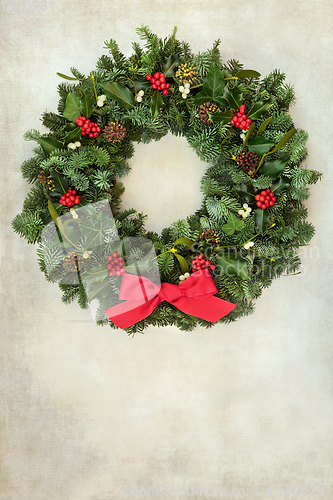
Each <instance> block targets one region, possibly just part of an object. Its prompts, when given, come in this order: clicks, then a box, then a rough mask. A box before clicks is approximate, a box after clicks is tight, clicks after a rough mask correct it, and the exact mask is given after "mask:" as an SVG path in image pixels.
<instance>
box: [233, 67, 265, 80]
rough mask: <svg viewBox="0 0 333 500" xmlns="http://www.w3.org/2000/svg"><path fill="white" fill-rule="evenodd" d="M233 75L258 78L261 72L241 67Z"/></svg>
mask: <svg viewBox="0 0 333 500" xmlns="http://www.w3.org/2000/svg"><path fill="white" fill-rule="evenodd" d="M235 76H236V78H259V77H260V76H261V74H260V73H258V71H255V70H254V69H241V70H240V71H238V73H236V75H235Z"/></svg>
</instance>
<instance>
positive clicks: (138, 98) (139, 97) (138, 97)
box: [136, 94, 142, 102]
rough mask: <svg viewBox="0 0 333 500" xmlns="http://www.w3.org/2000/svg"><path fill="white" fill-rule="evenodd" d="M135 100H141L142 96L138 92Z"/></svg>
mask: <svg viewBox="0 0 333 500" xmlns="http://www.w3.org/2000/svg"><path fill="white" fill-rule="evenodd" d="M136 100H137V102H142V97H141V96H140V95H139V94H138V95H137V98H136Z"/></svg>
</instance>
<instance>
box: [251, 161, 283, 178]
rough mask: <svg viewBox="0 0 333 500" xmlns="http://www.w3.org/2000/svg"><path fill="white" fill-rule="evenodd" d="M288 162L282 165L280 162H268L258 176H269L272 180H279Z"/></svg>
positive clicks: (260, 169)
mask: <svg viewBox="0 0 333 500" xmlns="http://www.w3.org/2000/svg"><path fill="white" fill-rule="evenodd" d="M286 165H287V162H284V163H282V161H280V160H276V161H266V162H265V163H263V165H261V167H260V168H259V171H258V175H268V176H269V177H270V178H271V179H272V180H274V179H277V178H278V177H279V175H281V174H282V172H283V171H284V169H285V168H286Z"/></svg>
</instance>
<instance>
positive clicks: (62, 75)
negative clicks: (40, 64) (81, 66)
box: [57, 72, 79, 81]
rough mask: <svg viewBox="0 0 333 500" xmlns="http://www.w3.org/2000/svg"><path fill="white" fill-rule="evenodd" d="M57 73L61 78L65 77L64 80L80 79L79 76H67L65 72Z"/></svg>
mask: <svg viewBox="0 0 333 500" xmlns="http://www.w3.org/2000/svg"><path fill="white" fill-rule="evenodd" d="M57 75H58V76H60V78H64V80H76V81H77V80H79V78H74V77H73V76H67V75H64V74H63V73H58V72H57Z"/></svg>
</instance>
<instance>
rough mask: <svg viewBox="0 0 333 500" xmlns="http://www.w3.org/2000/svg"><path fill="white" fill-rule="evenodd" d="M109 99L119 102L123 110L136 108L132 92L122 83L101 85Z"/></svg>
mask: <svg viewBox="0 0 333 500" xmlns="http://www.w3.org/2000/svg"><path fill="white" fill-rule="evenodd" d="M100 86H101V87H102V89H103V90H104V92H105V94H106V95H107V97H109V98H110V99H113V100H114V101H117V103H118V104H119V106H120V107H121V108H123V109H132V108H134V106H135V100H134V96H133V94H132V92H131V91H130V90H129V89H128V88H127V87H125V85H123V84H122V83H114V82H109V83H100Z"/></svg>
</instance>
